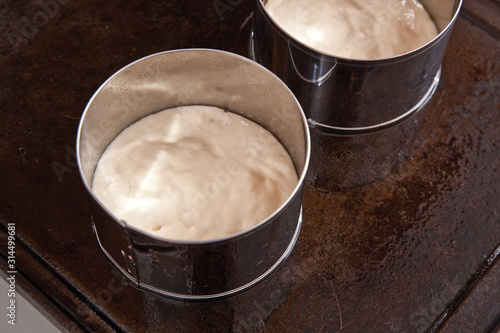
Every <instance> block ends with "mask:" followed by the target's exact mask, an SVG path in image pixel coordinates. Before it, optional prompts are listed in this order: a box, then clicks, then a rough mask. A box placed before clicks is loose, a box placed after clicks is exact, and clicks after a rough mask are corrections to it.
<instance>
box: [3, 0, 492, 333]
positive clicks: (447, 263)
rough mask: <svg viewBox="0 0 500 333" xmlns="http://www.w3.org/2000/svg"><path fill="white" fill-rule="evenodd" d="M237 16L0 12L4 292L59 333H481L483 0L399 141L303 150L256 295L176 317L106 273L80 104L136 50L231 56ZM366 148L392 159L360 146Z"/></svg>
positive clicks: (124, 4) (172, 307) (140, 10)
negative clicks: (18, 296)
mask: <svg viewBox="0 0 500 333" xmlns="http://www.w3.org/2000/svg"><path fill="white" fill-rule="evenodd" d="M252 9H253V2H252V1H250V0H244V1H230V0H215V1H176V0H170V1H161V2H160V1H158V2H154V1H116V0H110V1H98V0H94V1H79V0H64V1H63V0H58V1H55V0H44V1H24V0H22V1H13V0H3V1H1V2H0V36H1V38H0V66H1V67H0V68H1V76H0V116H1V121H0V171H1V172H0V189H1V191H0V231H1V232H0V234H1V238H0V239H1V242H0V257H1V258H2V260H1V267H2V271H3V272H5V271H7V270H8V267H7V265H6V257H7V245H6V235H7V228H6V227H7V225H8V223H14V224H15V226H16V233H17V240H16V265H17V267H16V269H17V272H18V273H17V285H18V287H19V288H22V290H23V291H24V292H25V294H27V295H29V296H30V298H31V299H33V301H34V303H35V304H36V306H37V307H38V308H40V309H42V310H43V311H44V312H45V313H47V314H48V315H50V316H51V318H53V319H54V320H56V321H57V322H58V323H59V325H60V326H61V327H62V328H63V329H66V330H69V331H75V332H78V331H99V332H112V331H118V332H120V331H127V332H231V331H234V332H250V331H262V332H335V331H340V332H426V331H431V332H435V331H440V332H495V331H496V330H497V329H498V328H499V325H500V289H499V288H500V287H499V286H500V264H499V263H498V259H497V257H498V255H499V253H498V252H499V248H498V246H499V245H500V194H499V190H500V177H499V175H500V100H499V99H500V28H499V25H498V22H499V21H500V2H499V1H498V0H477V1H473V0H465V3H464V6H463V10H462V13H461V14H460V16H459V18H458V21H457V22H456V25H455V28H454V31H453V34H452V37H451V40H450V43H449V46H448V49H447V52H446V55H445V59H444V62H443V74H442V79H441V82H440V85H439V87H438V89H437V92H436V94H435V95H434V97H433V99H432V100H431V102H430V104H428V106H427V107H426V108H425V110H423V112H421V113H420V114H419V115H418V116H416V117H415V118H413V119H410V120H408V121H407V122H406V124H404V125H402V126H403V127H399V129H397V131H399V132H396V130H395V131H393V132H391V131H388V132H387V133H385V134H380V135H378V137H377V136H375V137H373V140H372V139H370V140H368V139H359V140H360V141H359V142H358V141H354V143H352V142H353V141H348V140H345V142H341V141H338V140H337V141H336V140H334V139H328V140H327V139H325V138H321V137H317V136H316V137H314V138H313V139H314V142H313V143H316V144H318V142H319V141H322V142H323V144H324V145H325V147H326V148H325V149H324V151H322V152H318V151H317V150H313V154H315V156H316V158H313V164H314V165H313V166H314V168H313V169H312V171H311V175H310V176H309V177H308V182H307V184H306V188H305V193H304V223H303V228H302V231H301V234H300V237H299V241H298V243H297V245H296V248H295V249H294V251H293V253H292V256H291V257H290V258H289V259H288V260H287V261H286V263H285V264H284V265H283V266H282V267H280V269H279V270H278V271H277V272H275V273H274V274H273V275H272V276H271V277H269V278H268V279H266V280H265V281H264V282H263V283H261V284H259V285H258V286H256V287H254V288H252V289H250V290H249V291H247V292H244V293H242V294H240V295H238V296H235V297H232V298H229V299H226V300H220V301H215V302H200V303H185V302H180V301H172V300H168V299H164V298H160V297H157V296H154V295H150V294H147V293H144V292H142V291H139V290H137V289H135V288H133V287H132V286H130V285H128V284H126V283H125V282H124V281H123V280H122V278H121V277H120V276H119V275H118V274H117V273H116V272H115V271H114V269H113V268H112V267H111V265H110V264H109V263H108V261H107V260H106V258H105V257H104V255H103V254H102V253H101V251H100V249H99V247H98V245H97V242H96V239H95V237H94V235H93V233H92V230H91V222H90V215H91V208H90V199H89V197H88V195H87V193H86V191H85V189H84V187H83V185H82V183H81V181H80V176H79V173H78V170H77V169H76V160H75V150H74V149H75V148H74V147H75V139H76V132H77V126H78V121H79V118H80V115H81V113H82V111H83V109H84V107H85V105H86V103H87V101H88V100H89V98H90V97H91V96H92V94H93V92H94V91H95V90H96V89H97V88H98V87H99V85H100V84H101V83H102V82H103V81H104V80H105V79H106V78H108V77H109V76H110V75H111V74H113V73H114V72H115V71H116V70H118V69H120V68H121V67H123V66H124V65H126V64H128V63H130V62H132V61H134V60H136V59H138V58H141V57H143V56H146V55H149V54H151V53H155V52H159V51H164V50H170V49H178V48H191V47H207V48H216V49H222V50H227V51H231V52H235V53H238V54H241V55H245V56H247V55H248V41H249V35H250V30H251V24H252V22H251V19H249V20H248V21H246V20H247V18H249V15H250V14H251V12H252ZM245 22H247V23H246V24H245ZM401 131H402V133H407V134H408V135H407V136H403V137H404V138H406V139H401V136H400V135H399V134H398V133H401ZM391 135H394V136H396V135H399V136H397V137H398V138H400V139H399V140H401V141H391ZM408 138H410V139H411V140H408ZM363 140H364V141H363ZM377 140H380V141H377ZM373 142H382V143H387V142H390V143H392V145H393V147H395V149H390V150H387V149H382V148H383V147H386V146H384V145H383V144H381V145H380V149H381V150H380V151H377V146H375V147H373V148H370V149H366V147H365V146H364V145H370V144H372V145H373ZM394 145H395V146H394ZM391 153H392V154H394V159H392V162H391V163H394V167H390V170H389V171H390V172H388V173H384V172H382V171H380V170H379V169H378V168H379V166H378V165H377V163H388V162H387V161H386V160H383V161H380V160H378V159H377V158H373V156H385V157H387V156H390V154H391ZM388 154H389V155H388ZM319 156H321V157H322V159H321V162H322V163H326V165H328V167H325V165H321V163H319V160H318V159H319ZM386 166H387V165H386ZM339 168H342V170H343V171H342V172H345V176H347V177H348V178H347V179H344V180H345V181H344V183H342V182H340V183H339V182H333V181H331V180H332V179H339V178H335V177H340V178H341V177H344V175H343V174H341V175H340V176H339V174H338V173H339V171H335V170H339ZM386 169H387V168H386ZM384 170H385V169H384ZM371 173H373V176H371V175H372V174H371ZM356 180H359V182H357V181H356ZM339 184H341V185H342V186H338V185H339ZM495 251H496V252H495ZM6 299H7V296H6V295H0V301H1V302H2V304H4V303H5V302H6ZM4 305H5V304H4ZM2 306H3V305H2ZM2 320H4V319H2ZM19 320H21V318H20V319H19Z"/></svg>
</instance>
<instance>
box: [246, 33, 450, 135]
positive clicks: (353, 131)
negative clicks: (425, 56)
mask: <svg viewBox="0 0 500 333" xmlns="http://www.w3.org/2000/svg"><path fill="white" fill-rule="evenodd" d="M249 55H250V59H252V60H253V61H256V62H258V63H260V59H259V57H258V54H257V50H256V48H255V38H254V32H253V30H252V32H251V33H250V42H249ZM329 74H331V73H329ZM440 78H441V66H440V67H439V69H438V71H437V73H436V76H435V77H434V80H433V81H432V84H431V86H430V87H429V90H427V92H426V93H425V95H424V96H423V97H422V98H421V99H420V101H419V102H418V103H417V104H415V106H413V107H412V108H411V109H410V110H408V111H406V112H405V113H403V114H402V115H400V116H398V117H396V118H394V119H391V120H389V121H386V122H383V123H380V124H376V125H370V126H362V127H340V126H332V125H327V124H323V123H320V122H317V121H315V120H314V119H311V118H308V119H307V123H308V124H309V127H311V128H314V129H315V130H317V131H319V132H321V133H323V134H328V135H332V136H355V135H363V134H372V133H375V132H378V131H382V130H384V129H387V128H389V127H392V126H394V125H397V124H399V123H400V122H402V121H403V120H405V119H407V118H410V117H411V116H412V115H414V114H415V113H417V112H418V111H420V110H421V109H422V108H423V107H424V106H425V105H426V104H427V103H428V102H429V101H430V99H431V98H432V96H433V95H434V92H435V91H436V89H437V86H438V85H439V80H440Z"/></svg>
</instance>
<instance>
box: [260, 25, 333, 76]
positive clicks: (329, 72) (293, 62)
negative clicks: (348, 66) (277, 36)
mask: <svg viewBox="0 0 500 333" xmlns="http://www.w3.org/2000/svg"><path fill="white" fill-rule="evenodd" d="M252 39H253V35H252ZM288 52H290V58H291V60H292V65H293V69H295V73H297V75H298V76H299V77H300V78H301V79H302V80H304V81H305V82H307V83H310V84H314V85H320V84H321V83H322V82H323V81H325V80H326V79H328V78H329V77H330V75H332V72H333V70H334V69H335V67H337V62H335V64H334V65H333V66H332V68H330V69H329V70H328V72H326V74H324V75H322V76H320V77H319V78H312V79H309V78H307V77H305V76H304V75H303V74H302V73H300V70H299V69H298V68H297V65H296V64H295V59H294V57H293V53H292V49H291V47H290V43H288ZM314 66H315V67H316V64H314ZM316 68H317V67H316ZM316 68H315V69H316Z"/></svg>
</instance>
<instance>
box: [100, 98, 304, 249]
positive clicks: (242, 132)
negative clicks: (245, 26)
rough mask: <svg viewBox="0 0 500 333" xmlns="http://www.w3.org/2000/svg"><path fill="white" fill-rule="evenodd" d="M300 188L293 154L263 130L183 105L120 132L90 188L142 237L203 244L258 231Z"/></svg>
mask: <svg viewBox="0 0 500 333" xmlns="http://www.w3.org/2000/svg"><path fill="white" fill-rule="evenodd" d="M297 183H298V177H297V173H296V171H295V168H294V165H293V163H292V160H291V158H290V156H289V155H288V153H287V152H286V150H285V149H284V148H283V146H282V145H281V144H280V143H279V141H278V140H277V139H276V138H275V137H274V136H273V135H272V134H271V133H270V132H268V131H267V130H265V129H264V128H262V127H261V126H260V125H257V124H256V123H254V122H252V121H250V120H248V119H246V118H244V117H241V116H239V115H236V114H234V113H231V112H225V111H224V110H222V109H220V108H216V107H209V106H182V107H178V108H173V109H167V110H164V111H161V112H159V113H156V114H153V115H150V116H147V117H145V118H143V119H141V120H139V121H138V122H136V123H134V124H132V125H131V126H129V127H128V128H126V129H125V130H124V131H122V132H121V133H120V134H119V135H118V136H117V137H116V138H115V139H114V140H113V142H112V143H111V144H110V145H109V146H108V148H107V149H106V151H105V152H104V154H103V155H102V157H101V159H100V160H99V163H98V166H97V169H96V172H95V175H94V180H93V185H92V190H93V192H94V194H95V195H96V196H97V198H99V199H100V200H101V201H102V202H103V204H104V205H105V206H106V207H107V208H108V209H109V210H110V211H111V212H112V213H113V214H114V215H115V216H116V217H117V218H119V219H122V220H124V221H126V223H128V224H130V225H132V226H135V227H137V228H139V229H141V230H143V231H144V232H147V233H150V234H153V235H157V236H160V237H165V238H169V239H175V240H196V241H198V240H210V239H216V238H222V237H226V236H230V235H232V234H235V233H238V232H240V231H243V230H245V229H248V228H250V227H252V226H254V225H255V224H257V223H259V222H260V221H262V220H263V219H265V218H266V217H268V216H269V215H271V214H272V213H273V212H274V211H275V210H276V209H277V208H279V207H280V206H281V205H282V204H283V203H284V202H285V201H286V199H287V198H288V197H289V196H290V194H291V193H292V192H293V190H294V188H295V187H296V186H297Z"/></svg>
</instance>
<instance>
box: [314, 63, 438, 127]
mask: <svg viewBox="0 0 500 333" xmlns="http://www.w3.org/2000/svg"><path fill="white" fill-rule="evenodd" d="M440 78H441V67H439V70H438V71H437V73H436V76H435V77H434V80H433V82H432V85H431V86H430V88H429V90H427V92H426V93H425V95H424V96H423V97H422V98H421V99H420V101H419V102H418V103H417V104H416V105H415V106H413V107H412V108H411V109H410V110H409V111H407V112H405V113H403V114H402V115H400V116H399V117H396V118H394V119H391V120H389V121H386V122H383V123H380V124H376V125H372V126H364V127H338V126H331V125H325V124H322V123H319V122H316V121H315V120H314V119H311V118H309V119H308V120H307V122H308V124H309V126H310V127H312V128H314V129H316V130H318V131H319V132H321V133H323V134H327V135H332V136H354V135H363V134H370V133H375V132H378V131H381V130H384V129H386V128H389V127H391V126H394V125H396V124H399V123H400V122H402V121H403V120H405V119H407V118H409V117H410V116H412V115H413V114H415V113H417V112H418V111H419V110H421V109H422V108H423V107H424V106H425V105H426V104H427V102H429V100H430V99H431V97H432V95H434V92H435V91H436V88H437V86H438V84H439V79H440Z"/></svg>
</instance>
